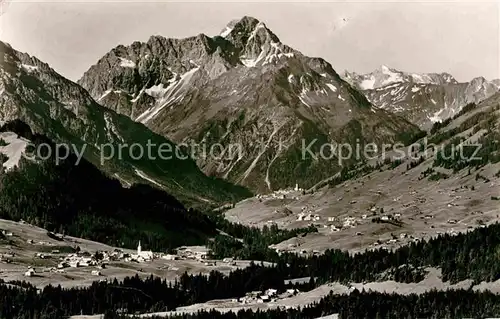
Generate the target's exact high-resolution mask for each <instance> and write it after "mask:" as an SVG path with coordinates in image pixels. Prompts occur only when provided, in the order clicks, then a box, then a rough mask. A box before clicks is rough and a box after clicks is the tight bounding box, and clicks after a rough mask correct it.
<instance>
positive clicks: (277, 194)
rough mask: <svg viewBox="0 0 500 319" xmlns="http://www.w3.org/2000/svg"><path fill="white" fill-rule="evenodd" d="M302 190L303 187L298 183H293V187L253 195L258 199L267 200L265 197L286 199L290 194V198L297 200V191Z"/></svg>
mask: <svg viewBox="0 0 500 319" xmlns="http://www.w3.org/2000/svg"><path fill="white" fill-rule="evenodd" d="M302 191H303V189H302V188H300V187H299V185H298V184H295V187H294V188H289V189H280V190H277V191H274V192H272V193H270V194H258V195H257V196H255V197H256V198H257V199H259V200H267V199H286V198H289V196H291V197H290V198H293V199H295V200H297V199H299V198H298V196H297V193H298V192H302Z"/></svg>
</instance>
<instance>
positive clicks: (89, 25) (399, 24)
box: [0, 0, 500, 81]
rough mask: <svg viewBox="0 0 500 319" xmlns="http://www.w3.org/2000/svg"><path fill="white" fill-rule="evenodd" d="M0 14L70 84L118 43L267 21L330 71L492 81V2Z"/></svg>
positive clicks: (13, 35) (495, 60)
mask: <svg viewBox="0 0 500 319" xmlns="http://www.w3.org/2000/svg"><path fill="white" fill-rule="evenodd" d="M2 1H6V0H0V2H2ZM0 10H2V11H3V12H2V13H3V14H2V15H1V16H0V40H2V41H6V42H8V43H10V44H11V45H12V46H13V47H14V48H15V49H17V50H20V51H23V52H28V53H29V54H31V55H35V56H37V57H38V58H39V59H41V60H43V61H45V62H47V63H49V64H50V65H51V66H52V67H53V68H54V69H55V70H56V71H58V72H60V73H61V74H62V75H64V76H66V77H68V78H70V79H72V80H77V79H78V78H80V77H81V75H82V74H83V72H84V71H86V70H87V69H88V68H89V67H90V66H91V65H92V64H95V63H96V62H97V60H98V59H99V58H101V57H102V56H103V55H104V54H105V53H106V52H108V51H109V50H110V49H112V48H113V47H115V46H116V45H118V44H124V45H128V44H131V43H132V42H134V41H147V39H148V38H149V37H150V36H151V35H162V36H165V37H176V38H182V37H188V36H193V35H197V34H199V33H205V34H207V35H209V36H213V35H217V34H219V32H220V31H221V30H222V29H223V28H224V26H225V25H226V24H227V23H228V22H229V21H230V20H233V19H235V18H240V17H242V16H244V15H249V16H253V17H255V18H257V19H259V20H261V21H263V22H264V23H266V25H267V26H268V28H270V29H271V30H272V31H273V32H274V33H276V35H277V36H278V37H279V38H280V39H281V41H282V42H283V43H285V44H287V45H289V46H291V47H293V48H295V49H297V50H299V51H301V52H302V53H304V54H306V55H309V56H320V57H323V58H324V59H326V60H327V61H328V62H330V63H331V64H332V65H333V67H334V68H335V69H336V71H337V72H339V73H341V72H343V71H344V70H346V69H347V70H350V71H355V72H358V73H366V72H370V71H372V70H374V69H376V68H378V67H379V66H380V65H382V64H384V65H387V66H389V67H392V68H396V69H399V70H402V71H408V72H449V73H451V74H452V75H454V76H455V78H456V79H457V80H459V81H469V80H471V79H472V78H474V77H476V76H484V77H485V78H487V79H489V80H491V79H494V78H500V62H499V60H500V31H499V28H500V19H499V15H500V3H499V2H498V1H496V0H491V1H484V2H479V1H474V2H463V1H462V2H457V1H446V0H444V1H443V0H440V1H432V0H427V1H418V2H416V1H412V2H409V1H405V2H404V3H401V2H395V1H387V0H385V1H376V0H373V1H365V2H362V1H340V2H339V1H337V2H331V1H330V2H325V1H324V2H314V1H313V2H311V1H310V2H297V1H288V2H277V1H274V2H255V1H253V2H249V1H246V2H237V1H229V2H228V1H226V2H214V1H211V2H172V1H168V0H158V1H151V0H149V1H148V0H142V1H132V0H121V1H117V0H100V1H90V2H88V1H87V2H84V1H83V0H82V1H68V0H53V1H43V0H28V1H26V0H11V1H10V3H8V5H7V6H4V7H3V9H0ZM344 18H345V19H346V20H347V22H346V23H345V22H344Z"/></svg>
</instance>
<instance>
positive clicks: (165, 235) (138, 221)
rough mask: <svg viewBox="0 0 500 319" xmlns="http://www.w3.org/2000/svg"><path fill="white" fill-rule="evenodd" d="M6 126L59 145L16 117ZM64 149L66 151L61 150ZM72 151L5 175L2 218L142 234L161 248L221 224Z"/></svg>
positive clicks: (112, 236)
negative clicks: (117, 176) (126, 181)
mask: <svg viewBox="0 0 500 319" xmlns="http://www.w3.org/2000/svg"><path fill="white" fill-rule="evenodd" d="M1 131H10V132H15V133H17V134H18V135H20V136H22V137H24V138H26V139H28V140H30V141H32V142H33V144H34V145H39V144H40V143H47V144H50V145H52V149H53V150H54V149H55V145H54V144H53V143H52V142H51V141H50V140H48V139H47V138H45V137H44V136H41V135H36V134H33V133H32V132H31V130H30V128H29V127H28V126H27V125H25V124H24V123H22V122H19V121H16V122H12V123H8V124H6V125H5V126H4V127H3V128H2V129H1ZM61 153H63V151H61ZM75 163H76V157H75V155H73V154H71V155H70V156H69V157H68V158H67V159H66V160H64V161H62V163H59V164H58V165H56V163H55V159H54V157H51V158H49V159H48V160H45V161H36V162H33V161H30V160H27V159H21V163H20V167H19V168H16V169H13V170H11V171H9V172H7V173H5V174H1V175H0V218H5V219H12V220H20V219H23V220H25V221H27V222H29V223H32V224H35V225H38V226H41V227H43V228H46V229H48V230H51V231H57V232H61V233H66V234H69V235H73V236H77V237H82V238H87V239H92V240H96V241H100V242H103V243H107V244H110V245H115V246H118V247H128V248H132V247H135V246H136V245H137V241H138V240H141V241H142V242H143V245H144V246H145V247H148V248H150V249H153V250H157V251H164V250H166V249H169V248H174V247H178V246H180V245H186V244H201V243H204V242H205V240H206V238H207V236H208V235H214V234H215V226H214V224H213V223H212V222H210V220H208V219H207V218H206V216H204V215H203V214H201V213H199V212H197V211H194V210H187V209H186V208H184V206H183V205H182V204H181V203H180V202H179V201H177V200H176V199H175V198H174V197H172V196H170V195H169V194H167V193H165V192H163V191H161V190H158V189H155V188H152V187H151V186H149V185H132V186H131V187H130V188H124V187H122V185H121V184H120V183H119V182H118V181H117V180H115V179H111V178H109V177H107V176H105V175H104V174H103V173H102V172H101V171H99V170H98V169H97V168H96V167H94V166H93V165H92V164H90V163H89V162H88V161H86V160H85V159H82V160H81V162H80V163H79V164H78V165H75Z"/></svg>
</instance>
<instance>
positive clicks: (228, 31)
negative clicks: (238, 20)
mask: <svg viewBox="0 0 500 319" xmlns="http://www.w3.org/2000/svg"><path fill="white" fill-rule="evenodd" d="M231 31H233V28H230V27H229V26H227V27H226V28H225V29H224V30H222V32H221V33H220V34H219V35H220V36H221V37H223V38H225V37H227V36H228V35H229V34H230V33H231Z"/></svg>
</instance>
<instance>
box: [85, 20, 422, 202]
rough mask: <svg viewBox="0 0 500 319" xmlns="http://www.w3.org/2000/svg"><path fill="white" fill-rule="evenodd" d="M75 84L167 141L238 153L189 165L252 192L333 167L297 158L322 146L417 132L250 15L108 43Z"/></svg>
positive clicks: (334, 166) (304, 182) (308, 178)
mask: <svg viewBox="0 0 500 319" xmlns="http://www.w3.org/2000/svg"><path fill="white" fill-rule="evenodd" d="M78 83H79V84H80V85H81V86H82V87H83V88H85V89H86V90H87V91H88V92H89V93H90V94H91V95H92V97H93V98H94V99H95V100H97V101H98V102H99V103H101V104H102V105H104V106H105V107H107V108H108V109H111V110H113V111H115V112H117V113H119V114H123V115H126V116H128V117H130V118H131V119H133V120H134V121H136V122H140V123H143V124H144V125H146V126H147V127H149V128H150V129H151V130H153V131H154V132H155V133H157V134H159V135H162V136H164V137H167V138H169V139H172V140H173V141H174V142H176V143H187V144H189V143H195V144H196V145H200V144H204V145H207V146H208V147H211V146H212V145H222V148H223V149H228V148H229V147H230V146H231V145H238V146H240V147H241V148H242V152H241V153H240V154H238V155H239V156H233V157H223V158H222V159H220V158H214V157H209V158H207V157H201V158H198V159H197V164H198V166H199V167H200V168H201V169H202V170H203V171H204V172H205V173H206V174H207V175H210V176H217V177H221V178H224V179H226V180H228V181H230V182H233V183H236V184H240V185H243V186H246V187H248V188H250V189H251V190H253V191H256V192H268V191H270V190H275V189H280V188H284V187H287V186H292V185H295V184H296V183H298V184H299V185H300V186H301V187H304V188H306V187H310V186H313V185H314V184H316V183H317V182H319V181H321V180H322V179H324V178H327V177H329V176H331V175H334V174H335V173H336V172H338V170H339V165H338V161H336V160H332V159H330V160H324V159H320V160H315V159H313V158H305V159H304V160H303V159H302V158H301V155H302V154H301V150H302V149H303V148H302V145H310V143H311V142H313V141H314V140H315V139H317V140H318V143H316V144H314V146H313V147H312V150H313V152H315V153H318V152H319V151H320V149H319V148H320V146H321V145H322V144H325V143H334V142H335V143H345V142H349V143H351V144H354V143H356V141H358V142H359V143H369V142H376V143H383V142H394V141H399V140H402V139H404V138H408V136H412V135H414V134H418V133H419V130H418V128H417V127H415V126H414V125H413V124H411V123H410V122H408V121H407V120H405V119H403V118H401V117H399V116H396V115H393V114H392V113H390V112H387V111H386V110H383V109H380V108H375V107H373V106H372V105H371V104H370V103H369V102H368V101H367V99H366V98H365V97H364V95H363V94H361V93H360V92H359V91H358V90H356V89H355V88H353V87H352V86H351V85H350V84H349V83H347V82H346V81H344V80H342V78H341V77H340V76H339V74H337V72H336V71H335V70H334V69H333V68H332V66H331V64H330V63H328V62H326V61H325V60H324V59H322V58H315V57H308V56H305V55H303V54H302V53H300V52H299V51H297V50H295V49H293V48H291V47H289V46H287V45H285V44H283V43H282V42H281V41H280V40H279V38H278V36H277V35H275V34H274V33H273V32H272V31H271V30H269V29H268V28H267V26H266V25H265V24H264V23H263V22H260V21H258V20H257V19H254V18H251V17H243V18H242V19H240V20H235V21H232V22H230V23H229V24H228V25H227V26H226V27H225V28H224V29H223V30H222V32H221V33H220V35H218V36H215V37H209V36H207V35H204V34H199V35H197V36H193V37H189V38H185V39H168V38H164V37H162V36H152V37H151V38H150V39H149V40H148V41H147V42H134V43H132V44H131V45H129V46H123V45H120V46H118V47H116V48H114V49H112V50H111V51H110V52H109V53H107V54H106V55H105V56H104V57H103V58H101V59H100V60H99V61H98V62H97V63H96V64H95V65H93V66H92V67H91V68H90V69H89V70H88V71H87V72H85V74H84V75H83V77H82V78H81V79H80V80H79V81H78Z"/></svg>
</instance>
